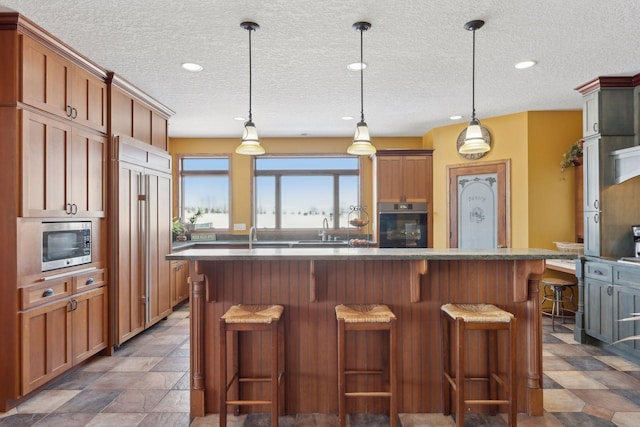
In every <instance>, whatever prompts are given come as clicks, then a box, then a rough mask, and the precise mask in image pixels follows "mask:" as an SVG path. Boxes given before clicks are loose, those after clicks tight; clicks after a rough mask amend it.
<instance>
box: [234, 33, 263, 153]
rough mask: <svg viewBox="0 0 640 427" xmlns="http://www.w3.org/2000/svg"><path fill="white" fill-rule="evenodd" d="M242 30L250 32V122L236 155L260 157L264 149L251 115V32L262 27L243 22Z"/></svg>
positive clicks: (247, 122) (246, 126) (245, 128)
mask: <svg viewBox="0 0 640 427" xmlns="http://www.w3.org/2000/svg"><path fill="white" fill-rule="evenodd" d="M240 26H241V27H242V28H244V29H245V30H247V31H248V32H249V120H247V121H246V122H244V132H243V133H242V143H241V144H240V145H239V146H238V148H236V153H238V154H246V155H249V156H259V155H260V154H264V148H262V145H260V139H258V130H257V129H256V125H255V124H254V123H253V117H252V114H251V89H252V88H251V32H252V31H256V30H257V29H258V28H260V26H259V25H258V24H256V23H255V22H243V23H241V24H240Z"/></svg>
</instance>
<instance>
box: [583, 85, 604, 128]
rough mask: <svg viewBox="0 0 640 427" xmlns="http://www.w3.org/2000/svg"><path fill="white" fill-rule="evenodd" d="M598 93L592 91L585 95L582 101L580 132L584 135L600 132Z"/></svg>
mask: <svg viewBox="0 0 640 427" xmlns="http://www.w3.org/2000/svg"><path fill="white" fill-rule="evenodd" d="M599 95H600V92H598V91H596V92H592V93H590V94H588V95H585V97H584V98H583V100H582V102H583V104H582V126H583V129H582V134H583V135H584V136H591V135H596V134H598V133H599V132H600V129H599V127H598V126H599V123H598V119H599V110H600V108H599V105H598V103H599V99H600V98H599Z"/></svg>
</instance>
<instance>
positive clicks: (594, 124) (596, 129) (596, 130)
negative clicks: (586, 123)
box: [593, 122, 598, 133]
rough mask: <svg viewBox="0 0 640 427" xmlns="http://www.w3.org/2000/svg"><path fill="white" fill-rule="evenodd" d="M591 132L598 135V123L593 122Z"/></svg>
mask: <svg viewBox="0 0 640 427" xmlns="http://www.w3.org/2000/svg"><path fill="white" fill-rule="evenodd" d="M593 131H594V132H596V133H598V122H593Z"/></svg>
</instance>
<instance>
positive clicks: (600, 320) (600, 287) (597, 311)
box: [584, 277, 613, 344]
mask: <svg viewBox="0 0 640 427" xmlns="http://www.w3.org/2000/svg"><path fill="white" fill-rule="evenodd" d="M584 289H585V294H584V305H585V307H584V311H585V313H586V316H585V329H586V332H587V334H588V335H590V336H592V337H594V338H597V339H599V340H600V341H603V342H606V343H607V344H609V343H611V341H612V339H613V285H612V284H611V282H604V281H602V280H595V279H592V278H589V277H587V278H585V280H584Z"/></svg>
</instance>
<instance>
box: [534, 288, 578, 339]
mask: <svg viewBox="0 0 640 427" xmlns="http://www.w3.org/2000/svg"><path fill="white" fill-rule="evenodd" d="M540 282H541V283H542V286H543V295H542V302H541V303H540V304H544V303H545V301H551V312H546V311H544V310H543V311H542V313H543V314H546V315H547V316H551V327H552V329H553V330H554V331H555V330H556V317H562V323H564V313H565V312H569V313H574V314H575V310H569V309H567V308H565V306H564V304H565V303H571V306H572V307H575V304H574V302H573V297H574V289H575V288H576V286H577V285H578V283H577V282H576V281H575V280H565V279H558V278H557V277H545V278H543V279H542V280H541V281H540ZM567 289H568V290H569V295H566V296H565V290H567Z"/></svg>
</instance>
